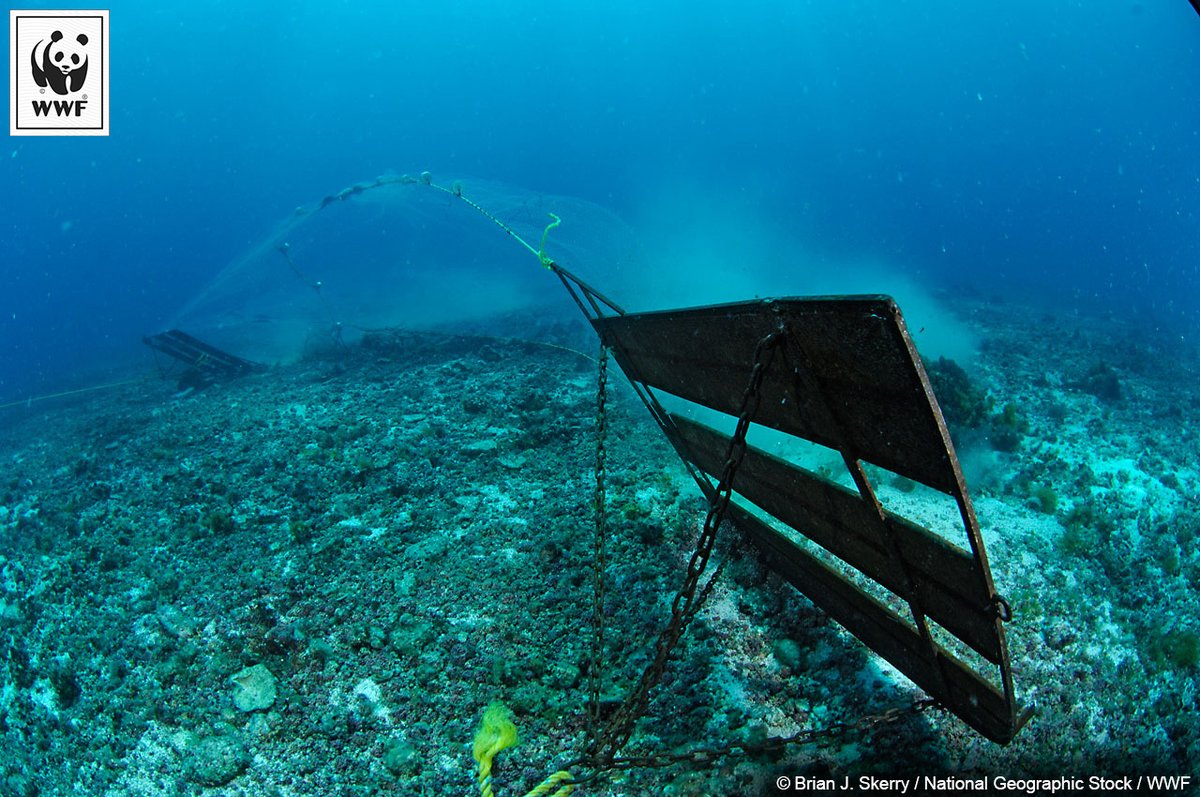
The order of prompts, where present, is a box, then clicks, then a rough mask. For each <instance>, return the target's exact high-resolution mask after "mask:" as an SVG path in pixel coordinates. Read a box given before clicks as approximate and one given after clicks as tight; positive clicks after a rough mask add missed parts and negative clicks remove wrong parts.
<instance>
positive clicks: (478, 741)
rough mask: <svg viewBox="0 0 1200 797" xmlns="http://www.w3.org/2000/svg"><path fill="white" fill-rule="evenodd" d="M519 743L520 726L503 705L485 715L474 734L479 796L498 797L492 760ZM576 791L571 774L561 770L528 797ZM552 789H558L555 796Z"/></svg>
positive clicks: (564, 795)
mask: <svg viewBox="0 0 1200 797" xmlns="http://www.w3.org/2000/svg"><path fill="white" fill-rule="evenodd" d="M516 743H517V726H516V723H514V722H513V720H512V712H511V711H509V710H508V707H507V706H505V705H504V704H503V703H500V702H496V703H492V704H491V705H490V706H488V707H487V709H485V710H484V712H483V719H482V720H481V721H480V723H479V731H478V732H477V733H476V734H475V745H474V749H473V750H472V755H474V757H475V760H476V761H477V762H479V793H480V795H481V797H495V795H496V792H495V791H494V790H493V789H492V759H493V758H495V757H496V754H497V753H499V752H500V751H501V750H503V749H505V748H507V747H512V746H513V745H514V744H516ZM574 788H575V783H574V780H573V779H572V778H571V773H570V772H567V771H566V770H559V771H558V772H555V773H554V774H553V775H551V776H550V777H548V778H546V779H545V780H543V781H542V782H541V783H540V784H538V785H537V786H536V787H535V788H534V789H533V791H531V792H529V793H528V794H526V795H525V797H543V795H547V794H549V795H550V797H567V795H568V794H570V793H571V792H572V791H573V790H574ZM551 789H556V790H555V791H554V793H553V794H551V793H550V790H551Z"/></svg>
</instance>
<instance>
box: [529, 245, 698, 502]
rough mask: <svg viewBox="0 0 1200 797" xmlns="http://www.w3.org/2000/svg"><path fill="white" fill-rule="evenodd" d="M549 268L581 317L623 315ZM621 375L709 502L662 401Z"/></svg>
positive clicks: (608, 342)
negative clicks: (581, 314)
mask: <svg viewBox="0 0 1200 797" xmlns="http://www.w3.org/2000/svg"><path fill="white" fill-rule="evenodd" d="M549 268H550V269H551V270H552V271H553V272H554V274H555V276H557V277H558V278H559V280H561V281H562V284H563V287H565V288H566V289H567V293H569V294H570V295H571V298H572V299H573V300H574V301H575V304H576V305H577V306H578V307H579V309H580V311H581V312H582V313H583V315H584V317H585V318H587V319H588V320H589V321H592V322H595V321H597V320H600V319H604V318H606V317H608V316H609V315H610V314H609V313H605V311H604V308H607V309H608V310H610V311H611V312H612V313H614V314H616V315H625V310H624V309H622V308H621V307H620V305H618V304H617V303H616V302H614V301H612V300H611V299H609V298H608V297H606V296H605V295H604V294H602V293H600V292H599V291H597V290H596V289H595V288H593V287H592V286H591V285H589V284H587V283H586V282H584V281H583V280H582V279H580V278H579V277H578V276H576V275H575V274H573V273H571V272H570V271H568V270H567V269H565V268H563V267H562V266H560V265H558V264H557V263H554V262H551V263H550V265H549ZM585 300H586V304H585ZM593 328H595V329H596V332H597V334H598V335H599V336H600V343H601V344H602V345H603V346H605V347H607V348H609V349H610V350H611V349H621V350H622V351H623V347H621V345H620V343H619V341H617V340H614V337H613V335H612V334H611V333H605V332H602V331H601V330H600V329H599V328H596V325H595V324H594V323H593ZM623 359H624V357H623V356H619V357H617V362H618V364H619V363H620V362H621V361H622V360H623ZM621 373H623V374H625V378H626V379H627V380H629V384H630V386H631V387H633V392H634V393H635V394H636V395H637V397H638V399H639V400H640V401H641V402H642V404H643V405H645V407H646V409H647V410H648V411H649V413H650V417H651V418H653V419H654V422H655V423H657V424H658V426H659V428H660V429H662V431H663V434H665V435H666V436H667V441H668V442H670V443H671V446H672V447H673V448H674V449H675V452H676V453H677V454H678V455H679V458H680V460H681V461H682V462H683V466H684V468H685V469H686V470H687V472H688V474H689V475H690V476H691V477H692V479H693V480H694V481H695V482H696V484H697V485H698V486H699V487H700V490H701V492H703V493H704V495H705V497H706V498H708V499H710V500H711V498H712V495H713V494H714V490H715V485H714V484H713V483H712V482H711V481H710V480H709V478H708V476H707V475H705V473H704V472H703V471H702V470H700V469H699V468H697V467H696V466H695V464H694V463H693V462H692V461H691V460H690V459H689V458H688V456H687V454H686V448H685V447H684V445H683V439H682V435H681V434H680V433H679V430H678V429H677V428H675V423H674V421H672V420H671V416H670V413H668V412H667V410H666V409H665V408H664V407H663V406H662V404H661V402H659V400H658V397H657V396H655V395H654V391H653V390H652V389H651V387H650V385H649V384H648V383H646V382H643V381H641V380H639V379H634V378H633V377H632V376H630V375H629V374H628V373H627V372H626V370H625V369H624V368H622V369H621Z"/></svg>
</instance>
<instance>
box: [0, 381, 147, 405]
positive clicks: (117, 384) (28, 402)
mask: <svg viewBox="0 0 1200 797" xmlns="http://www.w3.org/2000/svg"><path fill="white" fill-rule="evenodd" d="M144 381H145V379H144V378H138V379H126V380H125V381H124V382H112V383H111V384H107V385H93V386H92V387H81V388H77V389H75V390H64V391H63V392H62V393H49V394H47V395H44V396H30V397H29V398H26V399H21V400H20V401H10V402H9V403H7V404H0V410H2V409H6V408H8V407H19V406H21V405H22V404H24V405H25V406H27V407H28V406H29V405H31V404H33V403H34V402H36V401H46V400H47V399H55V398H62V397H63V396H74V395H76V394H78V393H91V392H92V391H95V390H108V389H109V388H113V387H121V386H122V385H132V384H134V383H135V382H144Z"/></svg>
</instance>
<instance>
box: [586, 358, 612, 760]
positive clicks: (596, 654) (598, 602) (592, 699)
mask: <svg viewBox="0 0 1200 797" xmlns="http://www.w3.org/2000/svg"><path fill="white" fill-rule="evenodd" d="M598 366H599V367H598V375H597V377H596V465H595V477H596V487H595V495H594V499H593V500H594V503H595V515H596V535H595V536H596V541H595V553H594V555H593V557H592V660H591V665H590V666H589V668H588V691H589V693H590V694H589V704H588V715H589V716H588V734H589V738H588V745H589V747H590V746H591V745H593V744H595V743H596V739H595V737H594V735H593V734H595V733H596V732H597V730H598V729H599V728H600V688H601V683H600V682H601V676H602V673H601V662H602V661H603V660H604V572H605V569H606V566H607V563H606V561H605V553H604V538H605V536H606V534H607V531H608V528H607V527H608V522H607V520H606V512H605V504H606V502H607V492H606V487H605V484H606V482H607V473H608V467H607V461H608V452H607V450H606V449H605V444H606V438H607V437H608V414H607V403H608V349H607V348H606V347H605V345H604V342H603V341H601V342H600V357H599V360H598Z"/></svg>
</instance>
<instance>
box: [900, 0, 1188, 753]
mask: <svg viewBox="0 0 1200 797" xmlns="http://www.w3.org/2000/svg"><path fill="white" fill-rule="evenodd" d="M1197 2H1200V0H1197ZM896 323H897V326H898V329H899V332H900V338H901V342H902V343H903V344H904V347H905V348H906V349H907V351H908V354H909V357H910V358H911V359H912V361H913V364H914V366H915V367H916V369H917V376H918V378H919V379H920V381H921V386H922V388H923V389H924V390H925V394H926V396H927V397H928V398H929V403H930V406H932V407H933V408H934V418H935V420H936V421H937V426H938V431H939V432H940V433H941V435H942V440H943V441H944V442H945V444H946V453H947V455H948V456H949V458H950V470H951V473H953V475H954V490H953V492H952V493H951V496H952V497H953V498H954V502H955V503H956V504H957V505H958V514H959V517H961V518H962V523H963V528H964V529H966V532H967V542H968V543H969V544H970V546H971V552H972V553H973V554H975V560H976V561H977V562H978V563H979V569H980V571H981V573H982V575H983V581H984V588H985V589H986V590H987V594H988V595H989V597H990V599H991V601H992V605H993V608H994V610H995V612H996V622H995V627H996V636H997V639H998V640H999V644H1000V652H1001V656H1000V662H999V666H1000V683H1001V685H1002V687H1003V689H1004V698H1005V701H1006V702H1007V704H1008V706H1009V709H1010V715H1011V716H1010V719H1011V721H1012V724H1013V728H1014V733H1015V732H1016V729H1017V728H1020V727H1021V726H1022V725H1024V724H1025V722H1026V721H1028V719H1029V717H1030V715H1031V714H1032V708H1030V709H1026V710H1025V711H1024V712H1023V713H1018V712H1019V706H1018V704H1017V692H1016V686H1015V684H1014V683H1013V674H1012V663H1011V662H1010V661H1009V658H1008V639H1007V634H1005V632H1004V622H1006V621H1008V620H1010V619H1012V609H1011V608H1010V607H1009V605H1008V603H1007V601H1005V600H1004V599H1003V598H1002V597H1001V596H1000V594H999V593H998V592H997V590H996V584H995V581H994V580H993V579H992V568H991V566H990V564H989V563H988V557H987V548H986V547H985V546H984V544H983V532H982V530H981V529H980V527H979V518H978V517H977V516H976V514H975V506H974V504H973V503H972V501H971V496H970V494H969V493H968V492H967V480H966V477H964V476H963V472H962V465H961V464H960V463H959V461H958V452H956V451H955V450H954V441H953V439H952V438H951V437H950V430H949V429H948V428H947V427H946V419H945V417H944V416H943V415H942V412H941V409H940V408H939V406H938V403H937V399H936V398H935V397H934V395H933V387H932V386H931V385H930V383H929V375H928V374H926V372H925V366H924V364H923V363H922V362H921V358H920V356H919V355H918V354H917V350H916V345H915V344H914V343H913V341H912V336H911V335H909V334H908V328H907V326H906V325H905V323H904V319H903V318H899V317H898V318H897V319H896Z"/></svg>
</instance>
